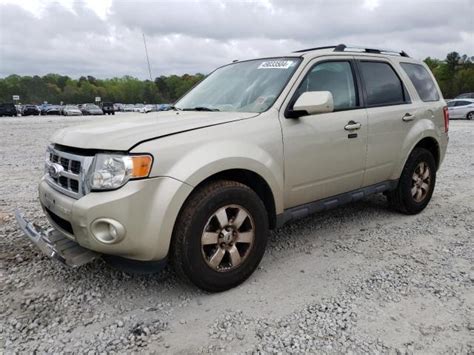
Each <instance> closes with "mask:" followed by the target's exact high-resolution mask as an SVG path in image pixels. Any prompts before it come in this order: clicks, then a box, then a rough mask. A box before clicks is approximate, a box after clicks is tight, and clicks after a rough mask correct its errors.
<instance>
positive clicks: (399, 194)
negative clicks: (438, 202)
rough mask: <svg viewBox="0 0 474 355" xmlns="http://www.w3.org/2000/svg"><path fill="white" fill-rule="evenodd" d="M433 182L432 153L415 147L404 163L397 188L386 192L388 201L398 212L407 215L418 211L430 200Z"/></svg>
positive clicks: (434, 174)
mask: <svg viewBox="0 0 474 355" xmlns="http://www.w3.org/2000/svg"><path fill="white" fill-rule="evenodd" d="M426 169H428V171H427V172H426ZM415 178H416V180H415ZM435 184H436V163H435V160H434V157H433V154H431V152H430V151H429V150H427V149H424V148H415V149H413V151H412V152H411V154H410V156H409V157H408V160H407V162H406V163H405V167H404V168H403V171H402V174H401V176H400V180H399V181H398V186H397V188H396V189H395V190H394V191H390V192H389V193H387V199H388V202H389V204H390V205H391V207H392V208H394V209H395V210H398V211H399V212H402V213H405V214H408V215H412V214H417V213H420V212H421V211H423V210H424V209H425V207H426V206H427V205H428V203H429V202H430V200H431V196H432V195H433V191H434V187H435Z"/></svg>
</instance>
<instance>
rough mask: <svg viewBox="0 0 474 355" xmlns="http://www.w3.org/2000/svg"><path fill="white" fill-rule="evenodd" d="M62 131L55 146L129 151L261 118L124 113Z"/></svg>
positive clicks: (241, 114)
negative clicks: (169, 137)
mask: <svg viewBox="0 0 474 355" xmlns="http://www.w3.org/2000/svg"><path fill="white" fill-rule="evenodd" d="M121 116H122V117H117V118H114V119H113V120H112V121H111V120H110V119H104V120H98V121H93V122H89V123H86V124H81V125H78V126H72V127H68V128H63V129H61V130H59V131H57V132H56V133H55V134H54V135H53V137H52V138H51V142H52V143H56V144H61V145H65V146H69V147H75V148H84V149H100V150H121V151H127V150H129V149H130V148H132V147H133V146H135V145H136V144H137V143H140V142H141V141H145V140H150V139H155V138H159V137H162V136H167V135H170V134H175V133H179V132H183V131H188V130H193V129H198V128H203V127H207V126H213V125H216V124H222V123H226V122H232V121H237V120H241V119H245V118H250V117H255V116H258V114H257V113H248V112H196V111H179V112H177V111H165V112H152V113H148V114H145V115H144V114H124V115H121Z"/></svg>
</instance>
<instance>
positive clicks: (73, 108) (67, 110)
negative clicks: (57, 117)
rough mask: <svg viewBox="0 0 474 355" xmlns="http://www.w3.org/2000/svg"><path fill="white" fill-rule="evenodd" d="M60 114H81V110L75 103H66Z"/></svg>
mask: <svg viewBox="0 0 474 355" xmlns="http://www.w3.org/2000/svg"><path fill="white" fill-rule="evenodd" d="M62 114H63V115H64V116H82V111H81V110H79V107H78V106H77V105H66V106H64V108H63V111H62Z"/></svg>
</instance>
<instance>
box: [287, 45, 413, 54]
mask: <svg viewBox="0 0 474 355" xmlns="http://www.w3.org/2000/svg"><path fill="white" fill-rule="evenodd" d="M331 48H334V52H364V53H376V54H391V55H399V56H401V57H409V55H408V54H407V53H406V52H405V51H394V50H391V49H377V48H365V47H357V46H346V45H345V44H338V45H337V46H324V47H314V48H307V49H300V50H297V51H294V52H293V53H304V52H309V51H316V50H318V49H331Z"/></svg>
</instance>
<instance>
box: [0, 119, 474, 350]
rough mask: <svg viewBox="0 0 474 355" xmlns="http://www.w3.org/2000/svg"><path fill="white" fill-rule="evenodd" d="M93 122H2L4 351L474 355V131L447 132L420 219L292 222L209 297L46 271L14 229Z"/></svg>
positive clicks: (104, 274) (116, 277)
mask: <svg viewBox="0 0 474 355" xmlns="http://www.w3.org/2000/svg"><path fill="white" fill-rule="evenodd" d="M90 119H104V120H113V118H61V117H26V118H5V117H3V118H0V158H1V162H0V178H1V184H0V353H3V352H5V353H11V352H15V351H17V352H32V351H40V352H49V353H51V352H63V351H71V352H72V351H74V352H89V351H92V352H133V351H146V352H156V353H199V352H201V353H208V352H221V351H228V352H231V353H245V352H248V353H254V352H265V353H273V352H283V353H302V352H317V353H341V352H344V353H350V352H353V353H364V352H368V353H392V354H396V353H402V354H403V353H443V354H445V353H456V354H467V353H471V354H472V353H473V352H474V292H473V285H474V248H473V246H474V239H473V236H474V218H473V217H474V193H473V189H474V155H473V152H474V122H472V121H452V122H451V130H450V139H451V140H450V145H449V149H448V153H447V156H446V159H445V162H444V165H443V166H442V168H441V170H440V171H439V174H438V181H437V186H436V190H435V193H434V196H433V200H432V201H431V203H430V205H429V206H428V208H427V209H426V210H425V211H424V212H423V213H421V214H420V215H417V216H404V215H400V214H398V213H395V212H392V211H391V210H389V209H388V208H387V206H386V202H385V199H384V197H383V196H374V197H372V198H369V199H367V200H364V201H362V202H360V203H356V204H352V205H349V206H346V207H344V208H340V209H336V210H333V211H329V212H326V213H322V214H319V215H316V216H313V217H309V218H306V219H304V220H301V221H298V222H296V223H292V224H289V225H287V226H285V227H283V228H281V229H279V230H277V231H276V232H274V233H273V234H272V236H271V238H270V244H269V247H268V252H267V254H266V255H265V257H264V260H263V262H262V264H261V267H260V268H259V270H257V272H256V273H255V274H254V275H253V276H252V277H251V278H250V279H249V280H248V281H247V282H246V283H244V284H243V285H241V286H240V287H238V288H236V289H233V290H231V291H228V292H225V293H221V294H212V295H211V294H206V293H203V292H201V291H199V290H196V289H195V288H193V287H192V286H189V285H185V284H183V283H182V282H180V281H179V280H177V278H176V277H175V275H174V274H173V272H172V271H171V270H165V271H164V272H162V273H161V274H158V275H148V276H133V275H128V274H125V273H122V272H120V271H117V270H114V269H112V268H111V267H110V266H108V265H107V264H105V263H104V262H103V261H97V262H95V263H92V264H89V265H87V266H84V267H82V268H80V269H77V270H70V269H67V268H66V267H64V266H62V265H60V264H58V263H56V262H53V261H51V260H48V259H45V258H44V257H42V256H41V255H39V254H38V252H37V251H36V250H35V248H34V247H33V246H31V245H30V243H29V242H28V241H27V240H26V239H25V237H23V235H22V234H21V233H20V232H19V231H18V229H17V227H16V225H15V221H14V218H13V211H14V209H15V208H16V207H20V208H22V209H23V210H24V211H26V213H27V215H29V216H30V217H32V218H34V219H35V221H37V222H38V223H39V224H43V223H44V218H43V217H42V213H41V212H40V207H39V205H38V202H37V192H36V187H37V182H38V180H39V178H40V176H41V175H42V171H43V163H42V161H43V159H44V150H45V146H46V144H47V142H48V137H49V136H50V135H51V134H52V132H53V131H54V130H56V129H57V128H60V127H64V126H69V125H72V124H76V123H78V122H82V121H84V120H90Z"/></svg>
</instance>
